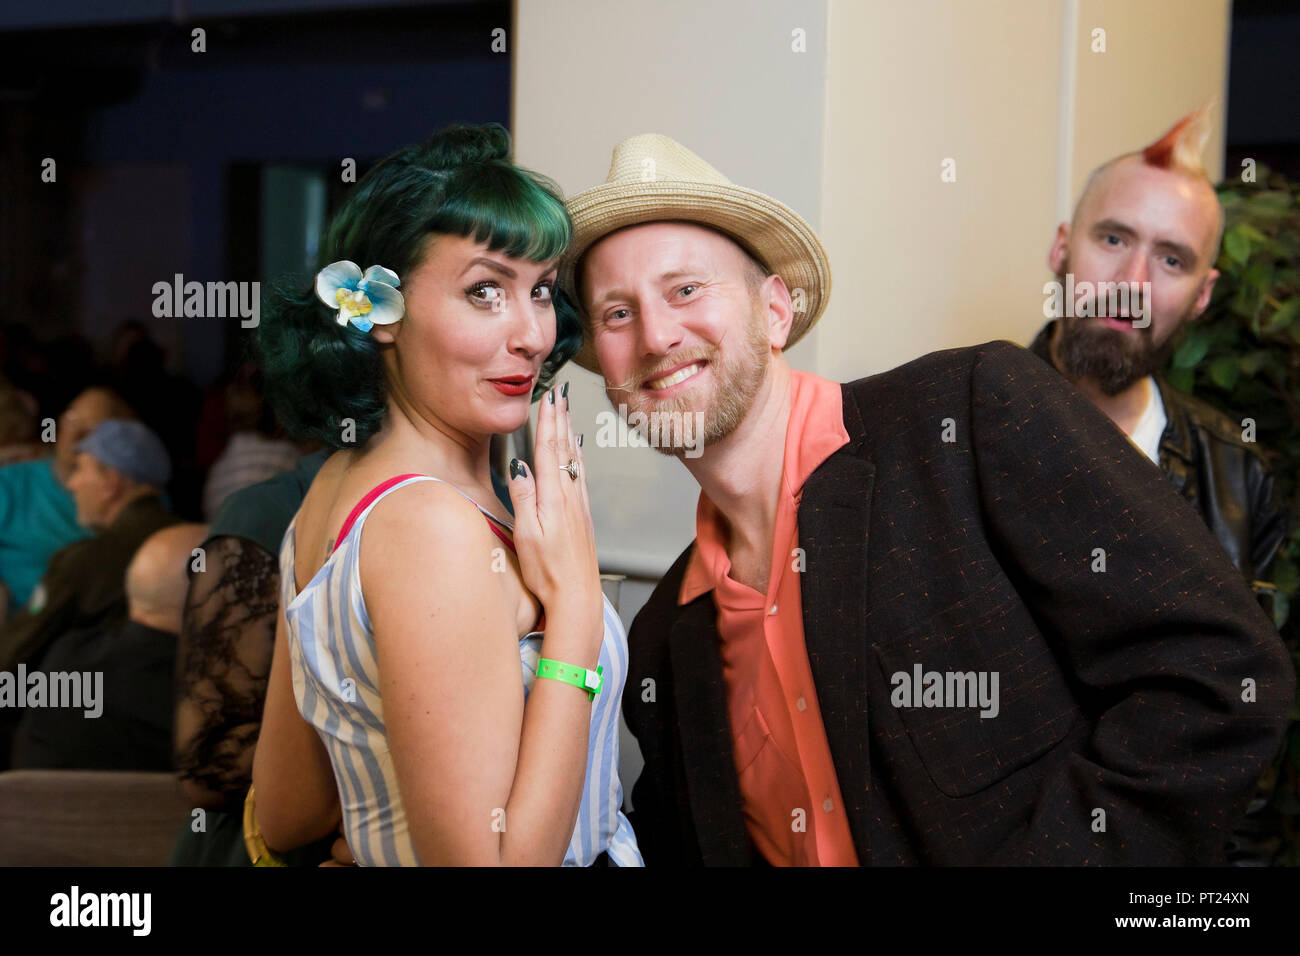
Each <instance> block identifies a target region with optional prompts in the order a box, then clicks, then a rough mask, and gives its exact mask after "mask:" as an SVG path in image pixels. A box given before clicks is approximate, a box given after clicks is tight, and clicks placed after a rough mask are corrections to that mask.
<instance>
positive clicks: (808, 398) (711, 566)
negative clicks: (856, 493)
mask: <svg viewBox="0 0 1300 956" xmlns="http://www.w3.org/2000/svg"><path fill="white" fill-rule="evenodd" d="M848 443H849V433H848V430H847V429H845V427H844V394H843V389H842V387H841V386H840V383H839V382H832V381H829V380H827V379H824V378H821V377H820V376H817V375H813V374H811V373H809V372H802V371H799V370H797V369H792V370H791V371H790V420H789V422H788V423H787V424H786V429H785V458H784V460H783V464H782V468H781V481H782V484H783V500H784V498H785V497H786V496H788V497H789V498H790V499H793V501H794V503H795V504H797V503H798V501H799V497H800V495H801V493H802V491H803V486H804V483H805V482H806V481H807V480H808V477H809V476H810V475H811V474H812V473H813V472H814V471H816V470H817V469H818V468H819V467H821V465H822V463H823V462H825V461H826V459H827V458H829V457H830V456H831V455H833V454H835V452H837V451H838V450H839V449H841V448H843V447H844V446H845V445H847V444H848ZM727 539H728V534H727V527H726V519H725V518H724V517H723V515H722V512H720V511H719V510H718V508H717V506H716V505H714V503H713V502H712V501H710V500H709V496H708V495H706V494H705V493H704V492H703V491H701V492H700V499H699V502H698V504H697V505H696V508H695V546H694V547H693V548H692V549H691V556H690V558H689V560H688V561H687V565H686V573H685V574H684V575H683V576H682V586H681V590H680V591H679V592H678V599H677V603H678V604H689V603H690V602H691V601H694V600H695V599H696V598H697V597H699V596H700V595H701V594H704V593H705V592H706V591H711V590H713V589H714V587H715V586H716V582H718V581H720V580H721V579H722V576H723V575H725V574H726V573H727V572H728V571H729V570H731V561H730V559H729V558H728V557H727Z"/></svg>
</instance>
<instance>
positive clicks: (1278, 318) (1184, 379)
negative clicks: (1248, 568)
mask: <svg viewBox="0 0 1300 956" xmlns="http://www.w3.org/2000/svg"><path fill="white" fill-rule="evenodd" d="M1255 179H1256V181H1255V182H1236V181H1231V180H1230V181H1228V182H1225V183H1222V184H1220V186H1219V187H1218V193H1219V200H1220V201H1221V202H1222V203H1223V209H1224V215H1225V221H1226V225H1227V228H1226V230H1225V231H1224V234H1223V246H1222V248H1221V250H1220V253H1219V259H1218V262H1217V263H1216V267H1217V268H1218V270H1219V273H1220V275H1219V279H1218V282H1217V283H1216V284H1215V287H1214V296H1213V298H1212V299H1211V301H1210V305H1209V307H1208V308H1207V309H1206V311H1205V314H1204V315H1203V316H1202V317H1201V318H1200V319H1198V320H1197V321H1196V322H1194V323H1190V324H1189V325H1188V326H1187V327H1186V331H1185V334H1184V337H1183V339H1182V341H1181V342H1180V344H1179V346H1178V348H1177V349H1176V350H1175V351H1174V354H1173V356H1172V358H1171V359H1170V363H1169V367H1168V369H1166V372H1165V374H1166V376H1167V378H1168V380H1169V382H1170V383H1171V384H1172V385H1174V386H1175V387H1177V388H1181V389H1183V390H1184V391H1187V392H1191V393H1192V394H1194V395H1196V396H1198V397H1200V398H1203V399H1204V400H1205V401H1207V402H1209V403H1210V404H1212V405H1216V406H1218V407H1219V408H1222V409H1223V410H1224V411H1226V412H1228V413H1229V414H1231V415H1233V416H1234V417H1235V418H1236V419H1237V420H1238V421H1242V420H1245V419H1252V420H1254V422H1255V427H1256V439H1257V440H1258V441H1259V442H1260V443H1261V445H1263V446H1264V447H1265V448H1266V449H1269V450H1271V453H1272V454H1271V458H1272V470H1273V475H1274V480H1275V481H1276V483H1277V486H1278V492H1279V495H1280V498H1281V500H1282V501H1283V502H1284V505H1285V507H1286V509H1287V511H1288V512H1289V522H1290V526H1289V533H1288V537H1287V538H1286V540H1285V541H1284V542H1283V543H1282V547H1281V548H1280V549H1279V550H1278V555H1277V558H1276V559H1275V561H1274V565H1273V575H1272V577H1273V584H1274V585H1275V586H1276V588H1277V594H1276V595H1275V597H1274V601H1273V614H1274V622H1275V623H1276V624H1277V626H1278V628H1279V630H1280V631H1281V633H1282V637H1283V640H1284V641H1285V643H1286V645H1287V647H1288V649H1289V650H1290V652H1291V656H1292V660H1293V662H1294V663H1295V664H1296V669H1297V671H1298V672H1300V614H1293V613H1291V612H1292V609H1293V608H1294V607H1295V606H1296V605H1295V601H1296V593H1297V591H1300V573H1298V572H1297V569H1298V568H1300V481H1297V476H1300V184H1298V183H1295V182H1290V181H1288V180H1287V178H1286V177H1284V176H1283V175H1282V174H1280V173H1276V172H1272V171H1270V170H1269V169H1267V168H1266V167H1264V166H1259V167H1257V168H1256V177H1255ZM1276 772H1277V774H1278V777H1277V786H1276V789H1275V791H1274V794H1273V809H1274V810H1276V812H1277V813H1278V814H1280V816H1281V818H1282V822H1283V834H1284V840H1285V844H1284V846H1283V847H1282V848H1281V851H1280V852H1279V855H1278V859H1277V862H1278V863H1281V864H1284V865H1291V866H1297V865H1300V703H1298V704H1297V705H1294V706H1293V707H1292V712H1291V724H1290V725H1289V727H1288V731H1287V740H1286V747H1285V750H1284V753H1283V757H1282V760H1281V763H1280V765H1279V766H1278V767H1277V768H1276Z"/></svg>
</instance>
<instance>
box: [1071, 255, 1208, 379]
mask: <svg viewBox="0 0 1300 956" xmlns="http://www.w3.org/2000/svg"><path fill="white" fill-rule="evenodd" d="M1069 271H1070V262H1069V260H1068V259H1067V260H1066V262H1065V265H1064V271H1062V272H1060V273H1058V274H1057V276H1056V281H1057V282H1059V283H1061V287H1062V288H1065V274H1066V273H1068V272H1069ZM1076 281H1077V277H1076ZM1103 305H1104V299H1103V298H1102V297H1101V296H1098V297H1097V300H1096V302H1095V308H1096V309H1097V310H1100V309H1101V308H1102V307H1103ZM1144 305H1145V306H1146V308H1147V310H1148V316H1149V315H1150V312H1149V310H1150V308H1151V303H1150V302H1146V303H1144ZM1130 314H1132V313H1131V312H1130ZM1057 322H1058V323H1059V324H1060V326H1061V331H1060V333H1059V335H1060V344H1059V345H1058V346H1057V357H1058V358H1059V359H1060V361H1061V365H1062V366H1063V368H1062V371H1063V372H1064V373H1065V374H1066V376H1067V377H1068V378H1070V379H1073V380H1076V381H1077V380H1079V379H1087V380H1088V381H1090V382H1093V383H1095V384H1096V386H1097V387H1098V388H1099V389H1101V391H1102V393H1103V394H1105V395H1118V394H1119V393H1120V392H1122V391H1124V390H1125V389H1127V388H1128V387H1129V386H1131V385H1132V384H1133V383H1134V382H1137V381H1139V380H1140V379H1143V378H1146V377H1147V376H1148V375H1151V374H1153V373H1155V372H1158V371H1160V369H1162V368H1164V365H1165V362H1167V361H1168V360H1169V356H1170V355H1172V354H1173V352H1174V349H1176V348H1177V347H1178V342H1179V341H1180V336H1179V335H1178V331H1179V330H1181V329H1182V327H1183V322H1182V321H1179V323H1178V325H1176V326H1175V327H1174V331H1173V332H1171V333H1170V334H1169V336H1168V337H1167V338H1166V339H1165V340H1164V341H1163V342H1161V343H1160V344H1159V345H1157V344H1156V343H1155V341H1154V340H1153V339H1152V336H1151V329H1152V328H1153V327H1154V326H1153V325H1148V326H1147V327H1146V328H1144V329H1134V330H1133V331H1132V332H1124V331H1121V330H1120V329H1112V328H1110V327H1109V326H1107V325H1105V324H1103V323H1102V322H1100V321H1098V320H1097V319H1096V318H1091V319H1081V318H1079V317H1077V316H1075V317H1070V316H1063V317H1061V318H1060V319H1058V320H1057Z"/></svg>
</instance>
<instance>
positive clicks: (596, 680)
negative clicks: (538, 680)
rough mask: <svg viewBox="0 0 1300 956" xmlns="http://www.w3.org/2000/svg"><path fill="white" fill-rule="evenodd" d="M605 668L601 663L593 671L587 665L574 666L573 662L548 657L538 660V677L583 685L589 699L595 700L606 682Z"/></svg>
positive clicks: (575, 685) (576, 685) (577, 685)
mask: <svg viewBox="0 0 1300 956" xmlns="http://www.w3.org/2000/svg"><path fill="white" fill-rule="evenodd" d="M603 670H604V668H603V667H602V666H601V665H599V664H597V665H596V669H595V670H594V671H593V670H588V669H587V668H585V667H574V666H573V665H572V664H565V663H563V662H561V661H553V660H550V659H549V658H546V657H543V658H540V659H539V660H538V661H537V676H538V677H548V678H550V679H551V680H558V681H560V682H562V683H565V684H572V685H573V686H574V687H581V688H582V689H583V690H585V691H586V692H587V699H588V700H595V699H596V695H597V694H599V693H600V688H601V687H602V686H603V685H604V683H605V679H604V678H603V677H602V676H601V671H603Z"/></svg>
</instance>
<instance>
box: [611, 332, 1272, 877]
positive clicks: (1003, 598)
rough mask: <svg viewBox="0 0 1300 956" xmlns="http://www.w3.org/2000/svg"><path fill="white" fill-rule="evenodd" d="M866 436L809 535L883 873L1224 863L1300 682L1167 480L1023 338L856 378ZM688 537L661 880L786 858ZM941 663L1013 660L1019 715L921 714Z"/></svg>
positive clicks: (812, 622)
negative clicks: (908, 696) (916, 674)
mask: <svg viewBox="0 0 1300 956" xmlns="http://www.w3.org/2000/svg"><path fill="white" fill-rule="evenodd" d="M945 419H952V423H951V427H950V428H949V429H948V430H949V432H950V436H949V437H952V438H954V439H955V440H953V441H944V440H943V437H944V431H945V424H947V423H945ZM844 426H845V428H846V430H847V431H848V433H849V443H848V444H847V445H845V446H844V447H843V448H841V449H840V450H839V451H838V452H836V453H835V454H834V455H832V456H831V457H830V458H829V459H827V461H826V462H825V463H824V464H823V465H822V466H821V467H820V468H818V469H817V470H816V471H815V472H814V473H813V475H812V476H811V477H810V478H809V479H808V482H807V484H806V485H805V486H804V492H803V498H802V500H801V503H800V506H799V545H800V546H801V547H802V548H804V549H805V551H806V562H807V567H806V571H805V572H804V573H803V576H802V578H801V589H802V591H801V593H802V599H803V615H804V633H805V640H806V643H807V648H808V657H809V662H810V664H811V667H812V674H813V679H814V681H815V683H816V686H817V695H818V700H819V703H820V706H821V710H822V718H823V720H824V722H825V726H826V734H827V738H828V742H829V745H830V751H831V755H832V757H833V758H834V762H835V769H836V773H837V775H838V777H839V784H840V791H841V793H842V795H843V799H844V801H845V804H846V808H847V811H848V819H849V827H850V830H851V832H852V834H853V840H854V843H855V844H856V846H857V852H858V857H859V860H860V861H861V862H862V864H864V865H867V864H876V865H892V864H1156V865H1159V864H1205V863H1217V862H1220V861H1221V860H1222V854H1223V846H1224V841H1225V838H1226V836H1227V834H1228V832H1229V829H1230V826H1231V824H1232V823H1233V822H1234V820H1235V819H1236V818H1237V817H1238V816H1239V815H1240V814H1241V813H1242V812H1243V810H1244V807H1245V804H1246V801H1247V799H1248V798H1249V795H1250V793H1251V790H1252V788H1253V787H1254V785H1255V781H1256V779H1257V778H1258V777H1259V776H1260V774H1261V772H1262V771H1263V769H1264V767H1265V765H1266V764H1267V762H1268V761H1269V760H1270V759H1271V758H1272V757H1273V755H1274V754H1275V753H1276V751H1277V749H1278V747H1279V746H1280V743H1281V740H1282V733H1283V730H1284V726H1285V721H1286V714H1287V711H1288V709H1289V708H1290V705H1291V701H1292V699H1293V697H1294V695H1295V674H1294V671H1293V669H1292V665H1291V662H1290V660H1289V657H1288V655H1287V653H1286V650H1285V647H1284V645H1283V644H1282V642H1281V639H1280V637H1279V636H1278V633H1277V631H1276V630H1275V629H1274V627H1273V626H1272V623H1271V622H1270V621H1269V620H1268V618H1267V617H1266V616H1265V615H1264V614H1263V612H1262V611H1261V610H1260V609H1259V607H1258V605H1257V604H1256V602H1255V600H1254V598H1253V597H1252V596H1251V593H1250V591H1249V590H1248V589H1247V587H1246V585H1245V583H1244V582H1243V581H1242V578H1241V575H1240V574H1239V573H1238V572H1237V571H1236V569H1235V568H1234V567H1233V566H1232V564H1231V562H1230V561H1229V560H1228V558H1227V557H1226V556H1225V555H1224V554H1223V551H1222V549H1221V548H1220V547H1219V546H1218V543H1217V542H1216V541H1215V539H1214V538H1213V536H1212V535H1211V534H1210V532H1209V531H1208V530H1207V529H1206V528H1205V525H1204V524H1203V523H1202V521H1201V519H1200V517H1199V516H1198V515H1197V514H1196V513H1195V511H1193V510H1192V508H1191V507H1190V506H1189V505H1188V504H1187V502H1186V501H1184V500H1183V499H1182V498H1180V497H1179V496H1178V494H1177V493H1176V492H1175V491H1174V489H1173V488H1172V487H1171V486H1170V484H1169V482H1168V481H1167V480H1166V479H1165V477H1164V475H1163V474H1161V472H1160V470H1159V469H1158V468H1156V467H1155V466H1154V465H1152V464H1151V463H1150V462H1149V461H1148V460H1147V459H1146V458H1145V457H1144V456H1143V455H1142V453H1141V452H1140V451H1138V450H1137V449H1136V448H1134V447H1133V446H1132V445H1130V443H1129V442H1128V440H1127V439H1126V438H1125V437H1124V435H1123V434H1122V433H1121V432H1120V431H1119V430H1118V429H1117V428H1116V427H1115V426H1114V425H1113V424H1112V423H1111V422H1110V420H1109V419H1107V418H1106V417H1105V416H1104V415H1103V414H1102V413H1101V412H1100V411H1099V410H1098V409H1097V408H1096V407H1095V406H1093V405H1092V403H1091V402H1089V401H1088V399H1087V398H1085V397H1084V396H1083V394H1082V393H1080V392H1079V391H1078V390H1077V389H1076V388H1075V387H1074V386H1073V385H1072V384H1070V383H1069V382H1068V381H1067V380H1065V379H1064V378H1062V377H1061V376H1060V375H1059V374H1057V373H1056V372H1055V371H1054V370H1053V369H1051V368H1049V367H1048V366H1046V365H1044V364H1043V362H1042V361H1041V360H1039V359H1038V358H1037V357H1035V356H1034V355H1032V354H1031V353H1030V352H1028V351H1026V350H1024V349H1022V348H1020V347H1019V346H1016V345H1013V344H1011V343H1009V342H989V343H986V344H984V345H980V346H976V347H973V348H964V349H952V350H948V351H943V352H936V353H933V354H931V355H927V356H925V357H923V358H920V359H917V360H916V361H914V362H911V363H909V364H907V365H904V366H901V367H900V368H896V369H893V370H892V371H888V372H884V373H881V374H879V375H874V376H871V377H869V378H865V379H861V380H859V381H856V382H853V383H850V384H847V385H845V386H844ZM1095 549H1101V550H1102V551H1103V552H1104V559H1105V570H1104V571H1102V570H1094V568H1099V567H1100V565H1099V563H1098V554H1099V552H1096V551H1095ZM690 550H691V549H690V548H688V549H687V550H686V551H685V552H683V554H682V555H681V556H680V557H679V558H678V559H677V561H676V563H675V564H674V565H673V566H672V568H671V569H670V570H669V571H668V573H667V574H666V575H665V576H664V578H663V580H662V581H661V582H660V584H659V586H658V587H657V588H656V589H655V592H654V594H653V595H652V596H651V598H650V600H649V602H648V603H647V604H646V606H645V607H644V608H643V609H642V611H641V612H640V613H639V614H638V615H637V618H636V620H635V622H634V623H633V626H632V631H631V634H630V637H629V643H630V648H631V660H630V666H629V673H628V681H627V691H626V693H625V695H624V699H623V713H624V716H625V717H626V719H627V723H628V726H629V727H630V728H631V730H632V732H633V734H635V736H636V738H637V740H638V741H639V743H640V746H641V751H642V754H643V756H644V758H645V770H644V772H643V773H642V775H641V777H640V779H639V780H638V781H637V783H636V785H635V787H634V788H633V791H632V802H633V812H632V816H631V819H632V822H633V825H634V827H635V829H636V833H637V838H638V841H639V843H640V845H641V850H642V852H643V854H644V856H645V860H646V862H647V864H649V865H656V864H667V865H701V864H703V865H744V864H750V863H761V862H762V861H761V858H759V857H758V854H757V853H756V851H755V850H754V847H753V844H752V841H751V840H750V839H749V836H748V833H747V831H746V828H745V823H744V820H743V818H742V815H741V801H740V793H739V787H738V783H737V779H736V770H735V765H734V762H733V757H732V739H731V730H730V726H729V724H728V718H727V706H726V690H725V687H724V684H723V680H722V666H721V660H720V657H719V652H718V633H717V629H716V626H715V609H714V605H713V597H712V593H711V592H710V593H706V594H704V595H701V596H700V597H699V598H697V599H696V600H695V601H692V602H691V603H689V604H687V605H685V606H682V607H679V606H678V604H677V594H678V593H679V590H680V586H681V581H682V575H683V573H684V571H685V567H686V563H687V559H688V557H689V555H690ZM916 665H921V667H922V668H923V670H924V671H940V672H947V671H981V672H990V671H996V672H997V673H998V675H999V709H998V714H997V716H996V717H990V718H981V716H980V710H979V708H978V707H895V706H894V705H893V704H892V703H891V692H892V691H893V689H894V688H893V685H892V683H891V675H894V674H896V673H899V672H905V673H908V674H911V673H912V672H913V669H914V667H915V666H916ZM647 680H650V681H652V682H653V683H645V682H646V681H647ZM1243 698H1246V699H1243ZM770 745H771V744H770V743H769V746H770ZM815 812H816V811H815V810H814V809H813V808H809V811H808V816H809V818H810V819H815Z"/></svg>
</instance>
